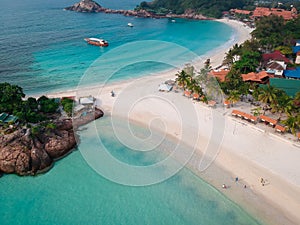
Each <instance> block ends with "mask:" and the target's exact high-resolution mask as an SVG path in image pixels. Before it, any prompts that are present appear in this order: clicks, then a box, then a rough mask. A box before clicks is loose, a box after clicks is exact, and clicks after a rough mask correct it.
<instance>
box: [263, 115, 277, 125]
mask: <svg viewBox="0 0 300 225" xmlns="http://www.w3.org/2000/svg"><path fill="white" fill-rule="evenodd" d="M259 118H260V119H261V120H262V121H264V122H268V123H269V124H271V125H276V124H277V120H274V119H272V118H270V117H268V116H265V115H260V116H259Z"/></svg>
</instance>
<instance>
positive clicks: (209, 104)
mask: <svg viewBox="0 0 300 225" xmlns="http://www.w3.org/2000/svg"><path fill="white" fill-rule="evenodd" d="M207 104H208V106H209V107H215V106H216V104H217V103H216V102H215V101H213V100H210V101H208V103H207Z"/></svg>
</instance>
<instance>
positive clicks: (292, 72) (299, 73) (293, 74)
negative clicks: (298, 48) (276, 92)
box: [283, 67, 300, 79]
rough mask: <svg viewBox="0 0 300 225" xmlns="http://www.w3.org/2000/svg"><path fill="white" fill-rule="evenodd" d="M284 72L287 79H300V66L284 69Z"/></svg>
mask: <svg viewBox="0 0 300 225" xmlns="http://www.w3.org/2000/svg"><path fill="white" fill-rule="evenodd" d="M283 74H284V76H285V77H286V78H287V79H300V67H296V68H294V69H289V70H284V72H283Z"/></svg>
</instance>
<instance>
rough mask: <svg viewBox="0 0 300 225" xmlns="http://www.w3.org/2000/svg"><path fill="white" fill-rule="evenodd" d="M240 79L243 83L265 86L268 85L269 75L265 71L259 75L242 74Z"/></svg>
mask: <svg viewBox="0 0 300 225" xmlns="http://www.w3.org/2000/svg"><path fill="white" fill-rule="evenodd" d="M242 78H243V81H244V82H251V83H257V84H267V83H269V78H270V75H269V74H268V73H267V72H266V71H261V72H259V73H254V72H251V73H247V74H242Z"/></svg>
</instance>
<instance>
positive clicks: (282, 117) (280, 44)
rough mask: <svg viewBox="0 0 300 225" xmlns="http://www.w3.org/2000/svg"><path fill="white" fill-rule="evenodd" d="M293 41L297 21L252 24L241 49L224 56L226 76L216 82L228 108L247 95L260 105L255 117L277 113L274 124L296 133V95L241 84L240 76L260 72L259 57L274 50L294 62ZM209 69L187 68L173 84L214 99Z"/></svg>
mask: <svg viewBox="0 0 300 225" xmlns="http://www.w3.org/2000/svg"><path fill="white" fill-rule="evenodd" d="M295 39H300V18H298V19H296V20H293V21H288V22H286V23H285V22H284V21H283V19H282V18H280V17H276V16H270V17H264V18H262V19H261V20H259V21H257V23H256V29H255V30H254V31H253V32H252V39H250V40H247V41H246V42H244V43H243V44H241V45H237V44H236V45H234V46H233V47H232V48H231V49H230V50H229V51H228V52H227V54H226V57H225V59H224V61H223V64H224V65H228V67H229V68H230V72H229V73H228V75H227V76H226V78H225V82H219V84H220V87H221V89H222V92H223V93H224V94H225V95H226V99H227V100H228V101H230V102H231V104H234V103H236V102H237V101H239V100H240V99H241V98H242V96H245V95H248V94H251V95H252V96H253V98H254V100H256V101H260V102H261V103H262V105H263V106H262V107H258V108H256V109H255V110H254V111H255V112H254V113H255V114H260V113H265V112H266V111H267V110H269V111H270V112H272V113H277V114H276V115H277V118H278V120H279V121H280V122H281V123H282V124H284V125H286V126H287V128H288V130H290V132H291V133H293V134H295V133H296V131H297V130H299V129H300V91H298V92H297V93H296V95H295V96H294V97H292V96H288V95H287V94H286V93H285V92H284V91H283V90H281V89H278V88H276V87H273V86H271V85H257V84H254V83H247V82H244V81H243V80H242V76H241V74H244V73H249V72H257V71H259V70H262V69H264V68H262V54H263V53H266V52H271V51H273V50H275V49H280V50H283V53H285V54H287V56H288V57H290V58H295V55H293V54H292V50H291V46H292V45H293V44H294V41H295ZM290 66H295V65H290ZM210 69H211V68H210V66H209V64H207V65H206V66H205V68H203V69H202V70H200V71H199V72H196V71H194V69H193V68H190V67H187V68H185V69H183V70H182V71H180V72H178V74H176V76H177V83H178V85H179V86H180V87H182V88H183V89H187V90H190V91H191V92H192V93H199V94H200V96H203V97H202V99H208V100H209V99H216V96H213V95H212V94H210V93H209V92H210V91H209V90H208V89H209V88H210V89H211V90H212V92H213V93H214V94H215V95H216V94H218V93H219V92H220V90H218V88H217V86H216V85H215V83H214V82H213V79H214V78H213V77H211V76H209V75H208V72H209V71H210Z"/></svg>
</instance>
